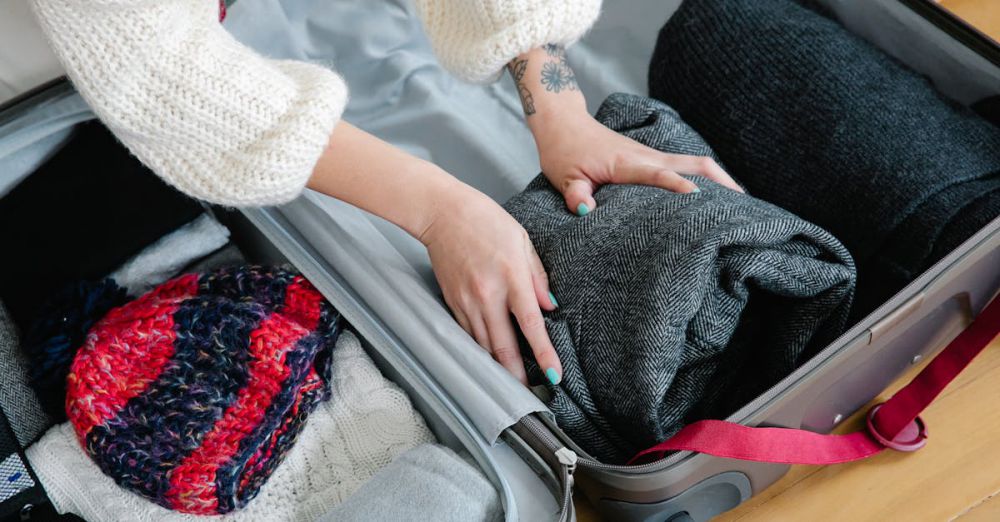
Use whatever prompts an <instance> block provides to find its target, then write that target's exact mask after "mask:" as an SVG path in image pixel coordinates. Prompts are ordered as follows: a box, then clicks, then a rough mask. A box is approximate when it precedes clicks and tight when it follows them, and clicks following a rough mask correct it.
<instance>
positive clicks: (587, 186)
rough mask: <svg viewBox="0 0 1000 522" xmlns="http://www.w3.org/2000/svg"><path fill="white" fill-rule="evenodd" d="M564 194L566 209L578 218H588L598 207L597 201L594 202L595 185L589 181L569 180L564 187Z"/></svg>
mask: <svg viewBox="0 0 1000 522" xmlns="http://www.w3.org/2000/svg"><path fill="white" fill-rule="evenodd" d="M562 194H563V198H565V199H566V207H567V208H569V211H570V212H572V213H574V214H576V215H578V216H586V215H587V214H588V213H589V212H590V211H591V210H594V208H595V207H597V201H595V200H594V184H593V183H592V182H591V181H590V180H589V179H571V180H569V181H568V182H567V183H566V185H565V186H564V187H563V190H562Z"/></svg>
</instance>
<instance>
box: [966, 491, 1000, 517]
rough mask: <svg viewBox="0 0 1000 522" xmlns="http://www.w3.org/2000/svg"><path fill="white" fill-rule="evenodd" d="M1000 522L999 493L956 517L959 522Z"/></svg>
mask: <svg viewBox="0 0 1000 522" xmlns="http://www.w3.org/2000/svg"><path fill="white" fill-rule="evenodd" d="M997 520H1000V491H998V492H996V493H994V494H993V496H992V497H990V498H988V499H986V500H984V501H982V502H980V503H979V504H976V505H975V506H972V508H971V509H969V510H968V511H966V512H965V513H962V514H961V515H960V516H959V517H958V521H959V522H996V521H997Z"/></svg>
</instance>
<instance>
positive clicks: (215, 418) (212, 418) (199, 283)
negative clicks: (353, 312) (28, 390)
mask: <svg viewBox="0 0 1000 522" xmlns="http://www.w3.org/2000/svg"><path fill="white" fill-rule="evenodd" d="M339 331H340V317H339V314H338V313H337V312H336V311H335V310H334V309H333V308H332V307H330V305H329V304H327V303H326V301H325V300H324V299H323V298H322V296H321V295H320V294H319V292H317V291H316V289H315V288H313V286H312V285H311V284H309V282H308V281H306V280H305V279H304V278H302V277H301V276H299V275H297V274H295V273H293V272H290V271H288V270H284V269H279V268H267V267H238V268H229V269H220V270H218V271H215V272H209V273H206V274H203V275H197V274H188V275H184V276H180V277H178V278H175V279H172V280H170V281H168V282H166V283H164V284H162V285H160V286H158V287H157V288H155V289H154V290H152V291H151V292H149V293H147V294H145V295H143V296H142V297H139V298H138V299H136V300H134V301H132V302H129V303H127V304H125V305H123V306H121V307H118V308H115V309H113V310H111V311H110V312H109V313H108V314H107V315H106V316H105V317H104V318H103V319H101V320H100V321H99V322H98V323H97V324H96V325H95V326H94V327H93V328H92V329H91V330H90V333H89V334H88V335H87V338H86V341H85V343H84V345H83V346H82V347H81V348H80V349H79V350H78V351H77V353H76V358H75V359H74V360H73V363H72V366H71V368H70V373H69V377H68V378H67V397H66V412H67V416H68V417H69V420H70V422H71V423H72V424H73V426H74V428H75V430H76V434H77V436H78V438H79V441H80V443H81V445H82V446H83V447H84V449H85V450H86V452H87V453H88V454H89V455H90V456H91V458H92V459H93V460H94V462H95V463H96V464H97V465H98V466H99V467H100V468H101V470H102V471H103V472H104V473H105V474H107V475H108V476H110V477H111V478H113V479H114V480H115V482H117V483H118V484H119V485H120V486H122V487H124V488H126V489H129V490H131V491H133V492H134V493H138V494H139V495H142V496H144V497H146V498H148V499H150V500H152V501H154V502H156V503H158V504H160V505H162V506H165V507H168V508H170V509H174V510H178V511H183V512H187V513H195V514H203V515H210V514H220V513H227V512H230V511H233V510H235V509H237V508H240V507H242V506H243V505H245V504H246V503H247V502H248V501H249V500H250V499H252V498H253V497H254V496H255V495H256V493H257V492H258V490H259V489H260V487H261V484H262V483H263V482H264V481H265V480H267V478H268V476H270V474H271V473H272V472H273V471H274V469H275V467H276V466H277V465H278V463H279V462H280V461H281V460H282V458H283V456H284V454H285V452H286V451H287V450H288V449H289V448H290V447H291V446H292V445H293V444H294V442H295V439H296V436H297V435H298V433H299V431H300V430H301V428H302V426H303V423H304V421H305V419H306V417H307V416H308V415H309V413H310V412H311V411H312V410H313V409H314V408H315V407H316V405H317V404H318V403H319V402H320V401H323V400H325V399H327V398H328V396H329V379H330V356H331V350H332V348H333V346H334V343H335V341H336V338H337V335H338V333H339Z"/></svg>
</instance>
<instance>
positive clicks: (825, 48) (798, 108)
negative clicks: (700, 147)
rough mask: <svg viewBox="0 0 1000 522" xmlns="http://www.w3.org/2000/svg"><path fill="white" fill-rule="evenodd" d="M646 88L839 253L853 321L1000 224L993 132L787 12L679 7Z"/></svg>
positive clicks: (754, 2)
mask: <svg viewBox="0 0 1000 522" xmlns="http://www.w3.org/2000/svg"><path fill="white" fill-rule="evenodd" d="M810 3H815V2H810ZM649 90H650V95H651V96H653V97H654V98H657V99H659V100H662V101H664V102H666V103H669V104H671V105H672V106H673V107H674V108H676V109H677V110H678V112H679V113H680V114H681V116H682V117H683V118H684V119H685V121H687V122H688V123H690V124H691V126H692V127H694V128H695V129H696V130H697V131H698V132H699V133H701V135H702V136H704V137H705V140H706V141H707V142H708V143H709V144H710V145H711V146H712V147H713V148H715V150H716V151H717V152H718V153H719V155H720V156H721V158H722V159H723V160H724V161H725V163H726V166H727V167H728V168H729V172H730V173H731V174H733V175H734V177H736V178H737V179H738V180H739V181H740V182H742V183H744V184H745V185H746V186H747V187H748V188H749V189H750V191H751V193H753V194H754V195H755V196H757V197H759V198H761V199H764V200H766V201H769V202H771V203H774V204H776V205H778V206H781V207H783V208H785V209H788V210H790V211H792V212H794V213H795V214H798V215H799V216H802V217H803V218H804V219H807V220H809V221H812V222H813V223H816V224H817V225H820V226H822V227H824V228H826V229H828V230H829V231H830V232H832V233H833V234H834V235H835V236H836V237H837V238H839V239H840V240H841V241H843V243H844V245H845V246H847V248H848V250H850V252H851V254H852V255H853V256H854V259H855V260H856V262H857V266H858V296H857V299H856V301H855V303H856V304H855V310H854V312H853V314H852V315H853V318H854V319H860V318H861V317H863V316H864V315H866V314H868V313H869V312H871V311H872V310H873V309H874V308H876V307H877V306H879V305H880V304H881V303H883V302H885V301H886V300H887V299H888V298H889V297H891V296H892V294H894V293H895V292H897V291H898V290H900V289H901V288H902V287H903V286H905V285H906V284H907V283H909V282H910V281H912V280H913V279H914V278H916V277H917V276H919V275H920V274H921V273H922V272H924V271H925V270H926V269H927V268H929V267H930V266H931V265H933V264H934V263H935V262H937V261H938V260H940V259H941V258H942V257H944V256H945V255H947V254H948V253H949V252H951V251H952V250H954V249H955V248H956V247H957V246H958V245H960V244H961V243H962V242H963V241H965V240H966V239H968V238H969V237H970V236H971V235H973V234H974V233H976V232H977V231H979V230H981V229H982V228H983V227H985V226H986V225H987V224H988V223H989V222H990V221H991V220H993V219H996V217H997V216H998V215H1000V128H998V127H996V126H994V125H991V124H990V123H988V122H986V121H985V120H983V119H981V118H980V117H979V116H977V115H975V114H974V113H973V112H971V111H970V110H968V109H965V108H963V107H960V106H958V105H956V104H955V103H953V102H951V101H949V100H946V99H944V98H942V97H941V95H939V94H938V93H937V92H936V91H935V90H934V88H933V86H932V85H931V84H930V83H929V82H928V81H927V80H925V79H924V78H922V77H920V76H918V75H917V74H916V73H914V72H913V71H911V70H909V69H907V68H906V67H904V66H902V65H901V64H899V63H897V62H896V61H895V60H893V59H892V58H890V57H888V56H887V55H885V54H884V53H882V52H881V51H879V50H878V49H876V48H874V47H873V46H871V45H870V44H868V43H867V42H865V41H863V40H861V39H860V38H858V37H856V36H854V35H852V34H850V32H848V31H847V30H846V29H845V28H844V27H842V26H841V25H839V24H838V23H837V22H836V21H834V20H831V19H829V18H827V17H825V16H823V15H821V14H819V13H817V12H815V11H813V10H811V9H809V8H806V7H804V6H803V5H800V3H799V2H796V1H794V0H698V1H697V2H695V1H691V2H684V3H683V5H681V7H680V9H679V10H678V11H677V12H676V14H674V16H673V17H672V18H671V19H670V21H669V22H668V23H667V24H666V26H664V28H663V30H662V31H661V33H660V36H659V41H658V42H657V45H656V50H655V52H654V56H653V59H652V63H651V65H650V71H649Z"/></svg>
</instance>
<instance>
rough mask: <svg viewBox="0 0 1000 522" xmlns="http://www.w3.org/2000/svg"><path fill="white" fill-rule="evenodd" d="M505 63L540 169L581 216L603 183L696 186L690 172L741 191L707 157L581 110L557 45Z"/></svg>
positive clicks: (668, 187)
mask: <svg viewBox="0 0 1000 522" xmlns="http://www.w3.org/2000/svg"><path fill="white" fill-rule="evenodd" d="M508 69H509V70H510V73H511V76H512V77H513V79H514V82H515V84H516V85H517V89H518V93H519V94H520V96H521V103H522V106H523V108H524V113H525V117H526V118H527V122H528V127H530V128H531V132H532V134H534V136H535V143H536V144H537V145H538V155H539V159H540V161H541V167H542V172H543V173H544V174H545V177H546V178H548V180H549V182H550V183H552V186H554V187H555V188H556V189H557V190H559V192H560V193H562V195H563V198H564V199H565V200H566V207H567V208H569V210H570V211H571V212H574V213H576V214H578V215H581V216H582V215H585V214H587V213H588V212H590V211H591V210H593V209H594V208H595V207H596V205H597V202H596V201H595V200H594V191H595V190H596V189H597V187H599V186H600V185H604V184H609V183H629V184H639V185H651V186H655V187H660V188H663V189H666V190H670V191H673V192H684V193H686V192H697V191H698V190H699V189H698V186H697V185H696V184H695V183H692V182H691V181H690V180H688V179H686V178H684V177H683V175H689V176H703V177H705V178H708V179H711V180H712V181H714V182H716V183H719V184H720V185H723V186H725V187H728V188H731V189H733V190H736V191H740V192H742V189H741V188H740V186H739V185H738V184H737V183H736V182H735V181H733V178H731V177H729V175H728V174H726V172H725V171H724V170H722V168H721V167H720V166H719V165H718V164H717V163H716V162H715V161H714V160H712V158H708V157H703V156H685V155H680V154H667V153H664V152H660V151H658V150H655V149H652V148H649V147H647V146H645V145H642V144H641V143H639V142H637V141H634V140H632V139H629V138H627V137H625V136H622V135H621V134H618V133H617V132H614V131H612V130H611V129H608V128H607V127H605V126H604V125H601V124H600V123H598V122H597V120H595V119H594V118H593V117H592V116H590V114H589V113H588V112H587V105H586V101H585V100H584V98H583V94H582V93H581V92H580V91H579V89H578V87H577V85H576V78H575V76H574V74H573V70H572V69H571V68H570V67H569V63H568V62H567V60H566V52H565V50H563V49H562V48H561V47H558V46H552V45H547V46H545V47H543V48H539V49H535V50H532V51H529V52H528V53H525V54H523V55H521V56H519V57H517V58H515V59H514V60H513V61H512V62H511V63H510V64H509V65H508Z"/></svg>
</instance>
